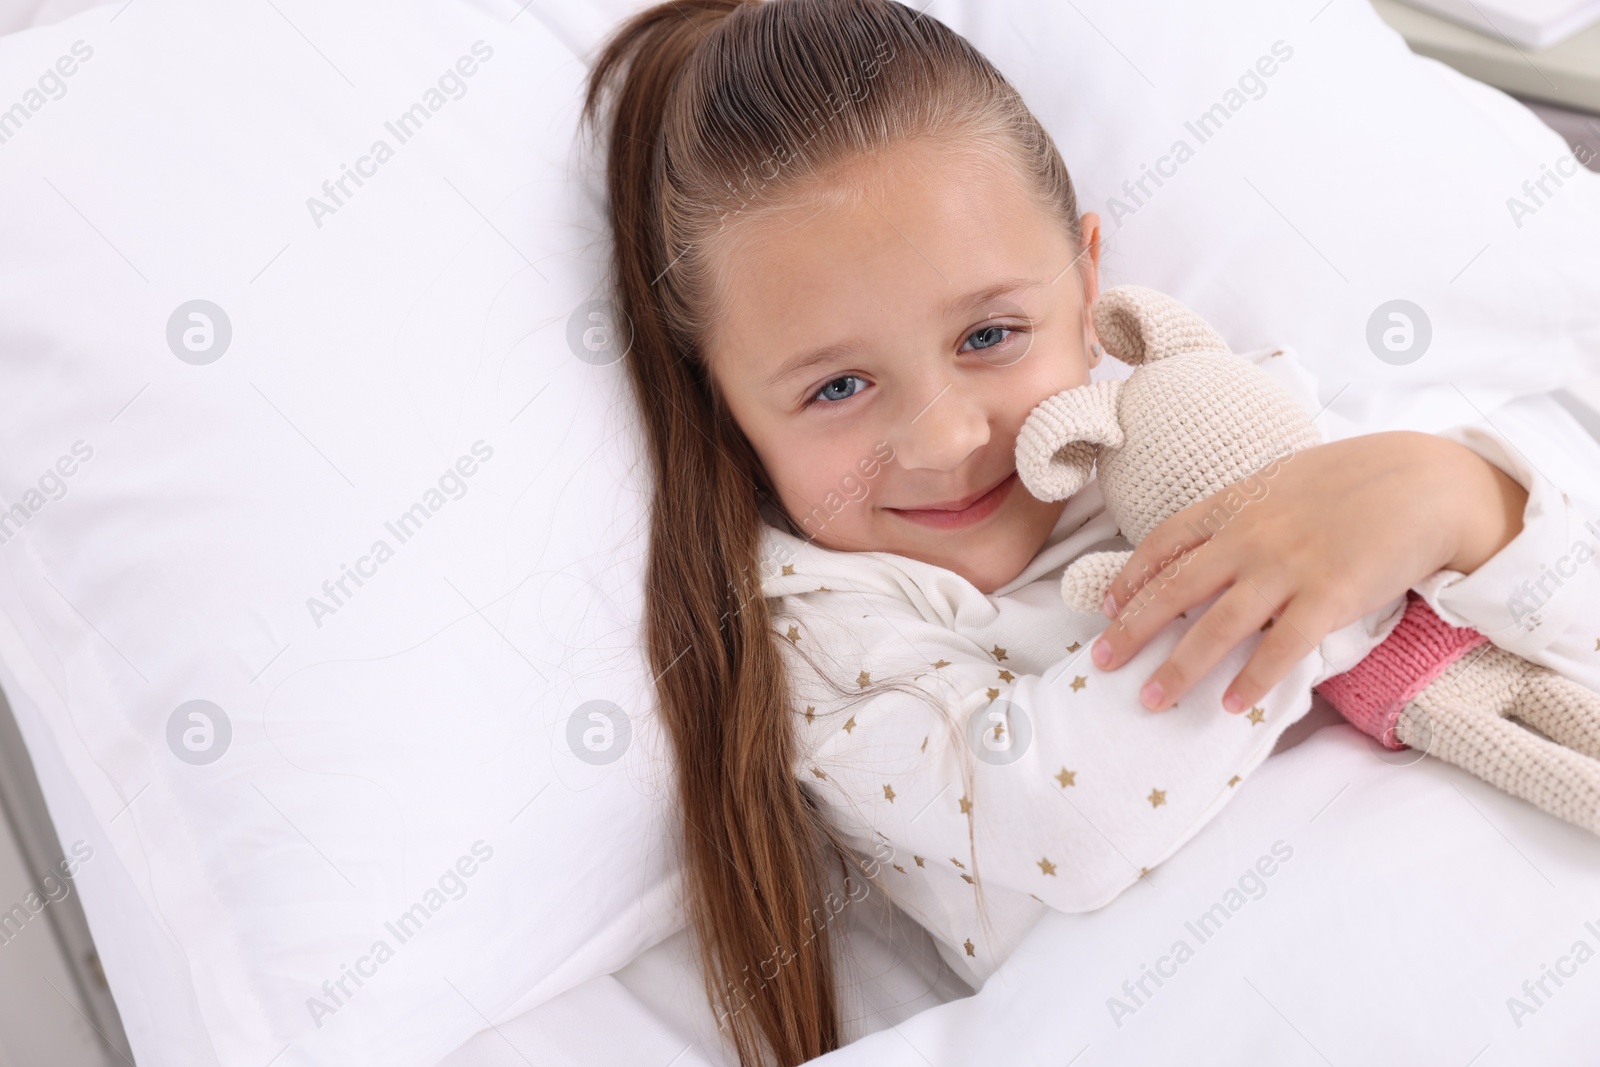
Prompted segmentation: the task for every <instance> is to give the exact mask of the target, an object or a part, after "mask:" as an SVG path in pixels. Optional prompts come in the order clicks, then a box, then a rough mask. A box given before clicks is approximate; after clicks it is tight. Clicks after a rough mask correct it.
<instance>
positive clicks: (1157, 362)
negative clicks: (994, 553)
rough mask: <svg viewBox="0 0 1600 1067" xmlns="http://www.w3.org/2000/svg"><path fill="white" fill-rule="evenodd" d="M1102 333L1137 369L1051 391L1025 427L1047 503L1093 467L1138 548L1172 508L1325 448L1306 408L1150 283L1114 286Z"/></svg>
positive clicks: (1099, 312)
mask: <svg viewBox="0 0 1600 1067" xmlns="http://www.w3.org/2000/svg"><path fill="white" fill-rule="evenodd" d="M1093 314H1094V326H1095V332H1096V333H1097V334H1098V335H1099V337H1100V339H1101V342H1102V343H1103V344H1104V345H1105V347H1106V349H1107V351H1109V352H1110V353H1111V354H1112V355H1113V356H1116V357H1117V358H1118V359H1120V360H1121V361H1122V362H1124V363H1127V364H1130V365H1132V366H1133V367H1134V368H1135V369H1134V372H1133V373H1132V374H1131V375H1130V376H1129V377H1128V378H1127V379H1125V380H1107V381H1099V382H1091V383H1089V384H1087V385H1081V386H1078V387H1077V388H1074V389H1067V390H1065V391H1063V392H1060V393H1057V394H1056V395H1055V396H1052V397H1050V398H1049V399H1047V400H1045V401H1044V402H1043V403H1041V404H1039V406H1038V407H1036V408H1034V410H1033V412H1032V413H1031V414H1030V415H1029V416H1028V418H1027V421H1025V422H1024V423H1023V425H1022V429H1021V431H1020V432H1019V433H1018V435H1017V473H1018V475H1020V477H1021V479H1022V482H1023V484H1024V485H1026V486H1027V488H1028V491H1029V492H1030V493H1032V494H1033V495H1034V496H1035V497H1037V498H1039V499H1040V500H1064V499H1066V498H1067V497H1069V496H1071V495H1072V494H1073V493H1076V492H1077V491H1078V490H1080V489H1081V488H1083V486H1084V484H1085V483H1086V482H1087V481H1088V480H1089V477H1090V474H1091V473H1097V475H1098V478H1099V482H1100V488H1101V492H1102V493H1103V495H1104V497H1105V502H1106V508H1107V510H1108V511H1110V512H1111V515H1112V517H1113V518H1114V519H1115V520H1116V522H1117V525H1118V527H1119V528H1120V529H1121V530H1122V535H1123V536H1124V537H1125V538H1127V539H1128V540H1129V541H1130V542H1132V543H1133V544H1138V543H1139V542H1140V541H1142V540H1144V538H1145V537H1146V536H1147V535H1148V534H1149V533H1150V531H1151V530H1154V529H1155V528H1156V527H1157V526H1159V525H1160V524H1161V523H1162V522H1163V521H1164V520H1166V519H1167V518H1168V517H1169V516H1171V515H1173V514H1174V513H1176V512H1178V511H1181V510H1182V509H1183V508H1185V507H1187V506H1188V505H1190V504H1192V503H1194V502H1195V501H1197V500H1201V499H1204V498H1205V497H1207V496H1210V495H1211V494H1212V493H1215V492H1217V491H1218V490H1220V489H1222V488H1223V487H1224V486H1226V485H1228V484H1230V483H1232V482H1235V481H1238V480H1240V479H1242V478H1245V477H1248V476H1249V475H1251V474H1254V473H1255V472H1256V471H1259V470H1261V469H1262V468H1263V467H1265V466H1267V465H1268V464H1269V463H1270V462H1271V461H1272V460H1273V459H1275V458H1278V457H1281V456H1283V455H1285V454H1287V453H1290V452H1294V451H1298V450H1299V449H1302V448H1309V447H1311V446H1312V445H1316V444H1320V443H1321V441H1322V437H1321V434H1319V433H1318V431H1317V428H1316V426H1315V425H1314V424H1313V423H1312V421H1311V418H1310V417H1309V415H1308V414H1307V413H1306V411H1305V410H1304V409H1303V408H1302V407H1301V406H1300V405H1299V404H1298V403H1297V402H1296V401H1295V400H1294V398H1293V397H1291V396H1289V394H1288V393H1286V392H1285V391H1284V390H1283V389H1282V388H1281V387H1280V386H1279V385H1278V384H1277V383H1276V382H1274V381H1273V380H1272V379H1271V377H1269V376H1268V375H1267V374H1266V373H1265V372H1264V371H1262V370H1261V369H1260V368H1259V367H1257V366H1256V365H1255V364H1253V363H1251V362H1250V361H1249V360H1246V359H1241V358H1240V357H1239V356H1236V355H1234V354H1233V353H1232V352H1230V351H1229V350H1228V346H1227V344H1226V343H1224V342H1223V340H1222V338H1221V337H1220V336H1218V334H1217V332H1216V331H1215V330H1213V329H1212V328H1211V327H1210V325H1208V324H1207V323H1206V321H1205V320H1204V319H1202V318H1201V317H1200V316H1199V315H1196V314H1195V313H1194V312H1192V311H1190V310H1189V309H1188V308H1186V307H1184V306H1183V305H1182V304H1180V303H1178V301H1176V300H1174V299H1173V298H1172V297H1170V296H1167V295H1165V294H1164V293H1159V292H1156V291H1155V290H1153V289H1145V288H1142V287H1140V286H1134V285H1124V286H1118V287H1117V288H1114V289H1108V290H1107V291H1106V292H1105V293H1104V294H1102V295H1101V297H1100V299H1099V300H1097V301H1096V302H1095V305H1094V311H1093Z"/></svg>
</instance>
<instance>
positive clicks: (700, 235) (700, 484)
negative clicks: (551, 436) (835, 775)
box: [583, 0, 1079, 1067]
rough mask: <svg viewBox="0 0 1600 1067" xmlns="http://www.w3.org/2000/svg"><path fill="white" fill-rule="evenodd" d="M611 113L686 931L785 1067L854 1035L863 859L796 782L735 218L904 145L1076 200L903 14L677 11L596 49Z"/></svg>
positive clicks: (1054, 164)
mask: <svg viewBox="0 0 1600 1067" xmlns="http://www.w3.org/2000/svg"><path fill="white" fill-rule="evenodd" d="M607 102H609V104H610V117H609V122H608V123H606V128H605V129H604V131H603V132H604V134H605V136H606V152H607V155H606V170H605V181H606V191H607V195H608V201H609V204H608V210H609V219H610V229H611V237H612V240H613V253H612V256H613V259H612V277H611V282H612V288H613V298H614V299H615V301H616V303H617V311H618V312H619V313H620V316H621V317H622V319H623V321H624V322H625V323H626V324H627V325H628V326H629V327H630V328H631V334H632V344H631V347H630V348H629V350H628V353H627V355H626V357H625V358H626V362H627V370H628V375H629V380H630V381H631V383H632V387H633V390H634V395H635V398H636V400H637V402H638V406H639V409H640V414H641V418H642V420H643V424H644V430H645V440H646V445H647V449H648V453H649V455H650V458H651V462H652V467H653V473H654V479H655V487H654V500H653V507H652V515H651V523H650V554H649V563H648V571H647V576H646V592H645V641H646V647H647V649H648V655H649V659H650V664H651V669H652V671H653V672H654V674H655V686H656V695H657V699H658V700H659V702H660V713H661V715H662V718H663V721H664V723H665V726H666V730H667V733H668V735H669V737H670V738H671V743H672V746H673V750H674V754H675V756H676V761H677V780H678V790H679V804H680V809H681V812H682V818H683V824H682V837H683V840H682V848H683V861H684V890H685V901H686V908H687V911H688V919H689V922H690V925H691V927H692V929H693V930H694V932H695V933H696V935H697V941H698V944H699V946H700V953H701V959H702V962H703V964H704V969H705V975H706V986H707V994H708V996H709V997H710V999H711V1002H712V1006H713V1008H714V1009H715V1010H716V1011H717V1014H718V1015H719V1017H720V1018H721V1019H726V1020H728V1021H729V1023H730V1024H731V1027H730V1028H731V1035H730V1036H731V1038H732V1040H733V1042H734V1045H735V1047H736V1049H737V1052H738V1055H739V1059H740V1063H741V1064H745V1065H755V1064H762V1063H766V1062H767V1057H766V1055H765V1053H764V1052H763V1043H764V1044H765V1047H766V1048H767V1049H769V1050H770V1051H771V1053H772V1055H774V1056H775V1057H776V1062H777V1063H778V1064H780V1065H782V1067H790V1065H792V1064H798V1063H801V1062H803V1061H805V1060H808V1059H812V1058H814V1057H816V1056H820V1055H822V1054H824V1053H826V1052H829V1051H831V1050H833V1049H835V1048H837V1047H838V1046H839V1044H840V1043H841V1034H840V1020H839V1016H838V1012H837V1009H836V1005H835V999H834V992H835V991H834V977H835V962H834V960H833V958H832V954H831V951H830V946H829V940H828V936H827V928H826V925H825V924H822V925H821V926H819V924H818V923H817V916H818V915H819V914H826V912H825V911H824V909H823V908H822V907H820V906H819V905H820V903H821V901H822V899H823V897H824V895H825V888H826V885H827V881H826V879H827V876H828V874H829V864H830V863H831V862H834V861H838V862H840V863H841V864H845V863H851V862H853V863H855V864H857V865H860V864H859V859H858V858H855V857H854V856H853V854H852V852H851V850H850V849H849V848H848V847H847V846H846V845H845V844H844V842H843V840H842V838H841V837H840V836H839V834H838V832H837V831H836V830H834V828H832V827H831V826H830V825H829V824H828V823H827V821H826V820H825V819H823V818H822V817H821V816H820V814H819V812H818V810H817V808H816V807H815V805H814V803H813V801H812V800H811V798H810V797H809V795H808V794H807V793H806V791H805V790H804V789H803V788H802V786H801V782H800V780H799V779H798V778H797V776H796V774H795V771H796V767H795V760H796V753H797V743H796V737H795V732H794V727H793V725H792V722H791V717H792V714H793V713H792V710H791V708H790V701H789V695H788V686H787V678H786V676H785V671H784V666H783V661H782V659H781V658H780V657H781V653H780V651H779V649H778V648H777V646H776V644H775V642H776V640H777V638H776V635H775V633H774V631H773V627H772V620H771V616H770V614H769V611H768V608H767V604H766V601H765V600H764V599H763V597H762V592H761V570H760V566H761V563H762V561H760V560H758V558H757V556H758V551H759V548H760V544H761V538H760V530H761V523H762V518H761V509H762V506H763V504H764V503H765V504H768V505H770V504H771V503H772V501H773V497H772V494H771V490H770V486H769V484H768V482H767V480H766V475H765V472H764V471H763V470H762V467H761V463H760V462H759V460H758V459H757V458H756V456H755V454H754V452H753V450H752V449H751V448H750V446H749V444H748V442H747V441H746V440H745V438H744V435H743V434H742V433H741V432H740V430H739V428H738V426H737V425H736V424H735V422H734V421H733V419H732V416H731V415H730V413H729V411H728V408H727V405H726V403H725V401H724V399H723V397H722V396H721V395H720V393H719V392H718V390H717V388H716V385H715V382H714V380H713V378H712V376H711V374H710V373H709V371H708V369H707V367H706V363H705V360H704V358H703V354H702V353H703V341H704V338H705V337H706V336H707V329H708V326H709V324H710V323H711V322H712V321H714V316H715V313H716V301H717V299H718V294H717V291H716V277H717V276H716V272H715V268H714V263H715V262H716V258H717V257H716V250H717V248H718V247H719V242H721V241H724V240H728V239H730V236H731V235H732V234H734V233H736V232H737V231H738V229H739V225H740V223H741V221H743V220H745V219H752V218H756V217H759V216H761V215H762V214H764V213H767V212H771V211H775V210H781V209H782V208H783V207H784V206H785V205H786V204H787V205H792V204H793V203H794V202H795V197H796V195H797V194H800V193H815V192H818V191H826V190H828V189H829V187H830V183H829V178H830V176H832V175H834V174H835V173H836V170H837V168H838V167H839V166H840V165H841V164H844V163H847V162H849V161H851V160H854V159H859V158H861V157H863V156H866V155H870V154H873V153H877V152H881V151H882V150H884V149H885V148H888V147H891V146H893V145H894V144H896V143H899V142H902V141H905V140H908V139H913V138H929V137H935V136H937V137H939V138H941V143H946V142H945V140H944V138H949V139H950V140H949V142H948V143H950V144H951V145H952V146H953V149H964V150H967V151H990V152H1004V153H1006V154H1007V158H1010V159H1011V160H1013V161H1014V163H1015V164H1016V166H1017V168H1018V171H1019V173H1021V174H1023V175H1024V176H1025V177H1026V178H1027V181H1028V185H1029V188H1031V189H1032V190H1033V191H1034V192H1035V193H1036V194H1037V195H1038V197H1039V200H1040V203H1041V204H1043V205H1044V206H1045V207H1046V208H1047V209H1048V210H1049V211H1051V212H1052V213H1054V215H1055V216H1056V217H1057V218H1058V219H1059V220H1060V222H1061V223H1062V225H1063V226H1064V227H1065V228H1066V231H1067V232H1068V233H1069V234H1070V236H1071V238H1072V241H1073V246H1074V247H1076V246H1077V243H1078V237H1079V229H1078V209H1077V200H1076V196H1075V194H1074V192H1073V188H1072V182H1071V179H1070V178H1069V177H1068V175H1067V170H1066V167H1065V165H1064V164H1063V162H1062V160H1061V156H1060V154H1059V153H1058V152H1057V151H1056V148H1055V145H1054V144H1053V143H1052V142H1051V140H1050V137H1049V135H1048V134H1046V133H1045V131H1044V129H1043V127H1041V126H1040V125H1039V123H1038V121H1037V120H1036V119H1035V118H1034V116H1033V114H1032V113H1031V112H1030V111H1029V110H1028V109H1027V107H1026V106H1025V105H1024V104H1023V102H1022V100H1021V98H1020V96H1018V94H1017V93H1016V90H1015V89H1014V88H1013V87H1012V86H1011V85H1010V84H1009V83H1008V82H1007V81H1006V80H1005V78H1004V77H1002V76H1001V75H1000V73H999V72H998V71H996V70H995V69H994V67H993V66H992V65H991V64H990V63H989V62H988V61H987V60H986V59H985V58H984V57H983V56H982V55H981V54H980V53H979V52H978V51H977V50H976V49H974V48H973V47H972V45H971V44H969V43H968V42H967V41H966V40H965V39H964V38H962V37H961V36H960V35H958V34H956V33H954V32H953V31H951V30H950V29H949V28H948V27H946V26H945V25H943V24H942V23H940V22H939V21H938V20H937V19H934V18H931V17H929V16H926V15H922V14H920V13H918V12H916V11H914V10H912V9H911V8H909V7H906V6H904V5H903V4H899V3H895V2H892V0H668V2H666V3H661V4H658V5H656V6H655V7H651V8H649V9H646V10H644V11H642V12H640V13H638V14H636V15H634V16H633V17H631V18H630V19H628V20H627V21H626V22H624V23H623V24H622V25H621V26H620V27H619V28H618V29H617V30H616V31H615V32H614V34H613V35H612V36H611V37H610V38H609V39H608V40H607V41H606V42H605V43H604V45H603V46H602V47H601V50H600V52H599V55H598V56H597V57H596V59H595V62H594V66H593V69H592V71H591V74H590V77H589V82H588V87H587V94H586V97H585V101H584V109H583V117H584V120H585V122H586V124H587V126H588V127H589V128H590V129H591V130H593V131H595V132H601V126H602V121H603V120H602V109H603V106H604V104H606V103H607ZM777 510H778V511H779V512H780V513H781V509H777ZM789 525H790V529H791V531H793V530H794V529H795V528H794V526H793V522H792V520H790V523H789ZM769 972H775V973H769ZM753 975H759V976H760V982H759V984H758V985H757V986H756V988H755V989H754V990H753V992H754V995H753V996H749V997H748V998H747V996H746V994H747V993H750V992H751V991H752V990H751V986H752V983H751V981H750V980H749V979H750V976H753ZM736 986H739V987H741V988H742V989H743V990H744V992H740V991H738V990H736V988H735V987H736Z"/></svg>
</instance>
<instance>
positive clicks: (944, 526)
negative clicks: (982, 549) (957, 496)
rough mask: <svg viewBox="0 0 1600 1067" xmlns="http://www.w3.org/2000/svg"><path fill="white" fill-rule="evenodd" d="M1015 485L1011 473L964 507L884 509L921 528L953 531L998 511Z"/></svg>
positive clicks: (1015, 475)
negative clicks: (927, 527)
mask: <svg viewBox="0 0 1600 1067" xmlns="http://www.w3.org/2000/svg"><path fill="white" fill-rule="evenodd" d="M1016 483H1017V472H1016V471H1014V470H1013V471H1012V472H1011V473H1010V474H1008V475H1006V476H1005V477H1004V478H1002V479H1001V480H1000V483H999V484H998V485H996V486H995V487H994V488H993V489H990V490H989V491H988V492H986V493H984V494H983V495H982V496H980V497H978V498H977V499H976V500H974V501H972V502H971V503H969V504H967V505H966V506H965V507H962V508H959V509H955V508H884V510H885V511H890V512H893V513H894V514H896V515H899V516H900V517H901V518H903V519H909V520H910V521H911V522H915V523H918V524H919V525H922V526H932V527H935V528H936V529H941V530H954V529H958V528H960V527H963V526H971V525H972V524H973V523H975V522H981V521H983V520H984V519H986V518H988V517H989V516H990V515H993V514H994V513H995V512H996V511H998V510H999V509H1000V505H1001V504H1004V503H1005V501H1006V496H1007V495H1008V494H1009V493H1010V492H1011V487H1012V486H1013V485H1015V484H1016Z"/></svg>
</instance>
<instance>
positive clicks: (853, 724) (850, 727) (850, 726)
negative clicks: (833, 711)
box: [844, 715, 856, 733]
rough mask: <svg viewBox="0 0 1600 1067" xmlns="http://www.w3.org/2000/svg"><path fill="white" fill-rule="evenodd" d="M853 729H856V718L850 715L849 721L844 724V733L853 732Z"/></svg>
mask: <svg viewBox="0 0 1600 1067" xmlns="http://www.w3.org/2000/svg"><path fill="white" fill-rule="evenodd" d="M855 728H856V717H855V716H854V715H852V716H850V721H849V722H847V723H845V724H844V732H845V733H849V732H850V731H851V730H854V729H855Z"/></svg>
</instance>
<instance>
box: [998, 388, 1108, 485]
mask: <svg viewBox="0 0 1600 1067" xmlns="http://www.w3.org/2000/svg"><path fill="white" fill-rule="evenodd" d="M1122 384H1123V383H1122V380H1121V379H1110V380H1107V381H1102V382H1090V383H1089V384H1088V385H1080V386H1077V387H1076V388H1073V389H1064V390H1062V391H1061V392H1059V393H1057V394H1056V395H1055V396H1052V397H1050V398H1049V399H1047V400H1045V401H1044V402H1043V403H1041V404H1040V405H1039V406H1038V407H1036V408H1034V409H1033V411H1032V412H1031V413H1030V414H1029V415H1028V417H1027V419H1026V420H1025V421H1024V422H1023V423H1022V429H1021V430H1019V431H1017V475H1018V476H1019V477H1020V478H1021V479H1022V484H1023V485H1025V486H1026V487H1027V489H1028V492H1030V493H1032V494H1033V495H1034V496H1035V497H1036V498H1038V499H1040V500H1065V499H1067V497H1069V496H1071V495H1072V494H1074V493H1076V492H1077V491H1078V490H1080V489H1082V488H1083V486H1084V484H1085V483H1086V482H1088V480H1089V475H1090V474H1092V473H1093V472H1094V463H1095V459H1096V458H1097V457H1098V456H1099V454H1100V449H1101V448H1121V447H1122V442H1123V435H1122V425H1121V424H1120V423H1119V422H1118V421H1117V398H1118V397H1119V396H1120V395H1121V393H1122Z"/></svg>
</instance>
